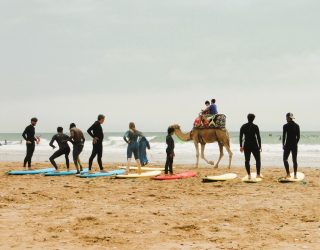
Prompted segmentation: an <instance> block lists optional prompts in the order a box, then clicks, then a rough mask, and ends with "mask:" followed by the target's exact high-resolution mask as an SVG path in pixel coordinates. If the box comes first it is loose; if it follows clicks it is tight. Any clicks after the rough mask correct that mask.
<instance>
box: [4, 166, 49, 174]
mask: <svg viewBox="0 0 320 250" xmlns="http://www.w3.org/2000/svg"><path fill="white" fill-rule="evenodd" d="M54 170H55V168H43V169H34V170H10V171H8V172H7V174H9V175H27V174H43V173H47V172H51V171H54Z"/></svg>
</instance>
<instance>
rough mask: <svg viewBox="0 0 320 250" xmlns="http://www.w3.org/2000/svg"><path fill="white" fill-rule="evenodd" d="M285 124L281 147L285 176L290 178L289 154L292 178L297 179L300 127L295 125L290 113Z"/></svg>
mask: <svg viewBox="0 0 320 250" xmlns="http://www.w3.org/2000/svg"><path fill="white" fill-rule="evenodd" d="M286 119H287V124H285V125H284V126H283V135H282V145H283V163H284V166H285V169H286V173H287V176H286V178H290V170H289V163H288V158H289V155H290V153H291V154H292V161H293V171H294V178H295V179H296V178H297V171H298V163H297V155H298V143H299V140H300V127H299V125H298V124H297V123H295V122H294V121H293V120H294V117H293V114H292V113H287V115H286Z"/></svg>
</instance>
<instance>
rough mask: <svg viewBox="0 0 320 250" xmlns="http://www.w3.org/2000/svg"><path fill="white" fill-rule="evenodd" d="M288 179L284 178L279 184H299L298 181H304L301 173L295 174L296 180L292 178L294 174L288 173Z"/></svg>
mask: <svg viewBox="0 0 320 250" xmlns="http://www.w3.org/2000/svg"><path fill="white" fill-rule="evenodd" d="M290 176H291V177H290V178H288V179H286V178H281V179H279V182H283V183H285V182H299V181H303V180H304V177H305V175H304V173H302V172H297V179H295V178H294V173H290Z"/></svg>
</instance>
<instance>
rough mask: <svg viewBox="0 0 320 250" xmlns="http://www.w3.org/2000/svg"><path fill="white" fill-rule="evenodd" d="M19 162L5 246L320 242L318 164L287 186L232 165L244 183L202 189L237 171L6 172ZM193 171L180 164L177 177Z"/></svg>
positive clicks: (10, 191)
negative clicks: (251, 180)
mask: <svg viewBox="0 0 320 250" xmlns="http://www.w3.org/2000/svg"><path fill="white" fill-rule="evenodd" d="M113 164H114V165H117V163H113ZM49 165H50V164H49V163H45V164H43V163H35V164H34V167H35V168H37V167H46V166H49ZM105 165H106V164H105ZM15 166H16V163H14V162H11V163H10V162H7V163H0V169H1V171H0V179H1V181H0V188H1V194H0V225H1V226H0V235H1V236H2V237H1V239H0V248H2V249H8V248H15V249H25V248H32V249H39V248H44V249H61V248H63V249H156V250H158V249H159V250H160V249H161V250H162V249H197V250H198V249H200V250H202V249H203V250H204V249H232V248H233V249H317V248H319V246H320V210H319V205H320V193H319V190H320V182H319V179H320V169H317V168H309V167H306V168H302V167H301V168H299V171H301V172H304V173H305V175H306V179H305V181H304V182H301V183H290V184H281V183H278V182H277V179H278V178H279V177H283V174H284V169H280V168H274V167H271V166H270V167H269V169H271V170H270V171H266V172H263V173H264V179H263V181H262V182H260V183H255V184H246V183H242V182H241V180H240V178H241V177H242V176H244V175H245V169H244V168H231V172H235V173H237V174H238V178H237V179H235V180H232V181H226V182H213V183H202V177H204V176H205V175H212V174H216V175H218V174H223V173H226V172H228V170H227V168H226V167H223V166H221V167H220V168H218V169H215V170H213V169H210V168H199V169H198V171H197V173H198V176H197V177H194V178H189V179H183V180H176V181H155V180H150V179H133V180H120V179H113V178H107V177H106V178H93V179H89V180H88V179H82V178H77V177H74V176H65V177H44V176H41V175H34V176H8V175H6V174H5V171H7V170H10V169H13V168H14V167H15ZM94 166H95V170H97V169H98V168H97V165H96V164H95V165H94ZM191 166H192V165H178V164H176V165H175V167H176V169H175V171H176V172H180V171H183V170H187V169H190V167H191ZM193 169H194V168H193Z"/></svg>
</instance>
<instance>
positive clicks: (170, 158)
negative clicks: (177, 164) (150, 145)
mask: <svg viewBox="0 0 320 250" xmlns="http://www.w3.org/2000/svg"><path fill="white" fill-rule="evenodd" d="M173 133H174V128H172V127H169V128H168V135H167V137H166V143H167V149H166V153H167V160H166V165H165V167H164V173H165V174H166V175H167V174H168V172H170V174H171V175H172V174H173V169H172V165H173V158H174V157H175V154H174V140H173V138H172V135H173Z"/></svg>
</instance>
